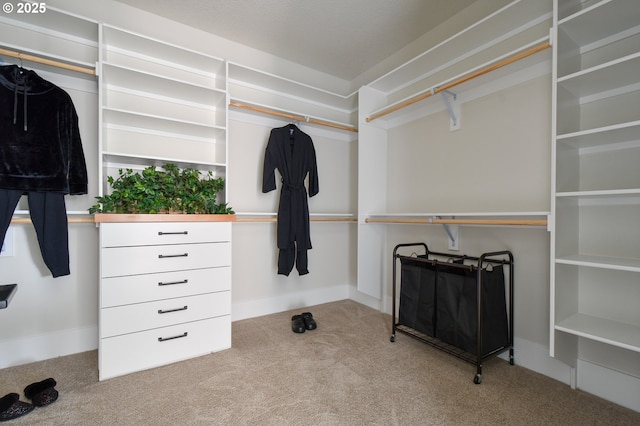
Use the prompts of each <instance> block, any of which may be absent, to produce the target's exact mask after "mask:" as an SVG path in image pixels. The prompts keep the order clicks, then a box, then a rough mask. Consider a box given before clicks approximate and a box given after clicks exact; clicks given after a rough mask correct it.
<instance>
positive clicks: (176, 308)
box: [100, 291, 231, 338]
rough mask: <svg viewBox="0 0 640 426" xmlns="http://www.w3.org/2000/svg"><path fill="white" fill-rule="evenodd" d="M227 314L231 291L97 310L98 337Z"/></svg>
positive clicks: (228, 312) (229, 312) (229, 309)
mask: <svg viewBox="0 0 640 426" xmlns="http://www.w3.org/2000/svg"><path fill="white" fill-rule="evenodd" d="M230 314H231V292H230V291H221V292H217V293H208V294H199V295H196V296H188V297H178V298H176V299H166V300H158V301H154V302H147V303H136V304H133V305H124V306H116V307H113V308H103V309H100V338H105V337H112V336H117V335H120V334H127V333H134V332H138V331H143V330H150V329H153V328H160V327H166V326H169V325H174V324H180V323H186V322H190V321H196V320H201V319H205V318H212V317H219V316H222V315H230Z"/></svg>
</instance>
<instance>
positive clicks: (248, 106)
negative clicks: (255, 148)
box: [229, 100, 358, 133]
mask: <svg viewBox="0 0 640 426" xmlns="http://www.w3.org/2000/svg"><path fill="white" fill-rule="evenodd" d="M229 106H232V107H237V108H243V109H248V110H250V111H254V112H260V113H263V114H269V115H274V116H276V117H281V118H287V119H289V120H295V121H304V122H306V123H312V124H318V125H320V126H326V127H333V128H334V129H340V130H346V131H348V132H355V133H357V132H358V129H356V128H355V127H350V126H345V125H343V124H337V123H332V122H330V121H324V120H318V119H317V118H311V117H303V116H301V115H297V114H291V113H288V112H282V111H278V110H274V109H270V108H264V107H260V106H256V105H251V104H247V103H244V102H238V101H233V100H232V101H230V102H229Z"/></svg>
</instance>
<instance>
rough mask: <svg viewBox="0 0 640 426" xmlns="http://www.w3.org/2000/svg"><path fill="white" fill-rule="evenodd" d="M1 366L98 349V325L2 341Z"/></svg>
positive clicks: (0, 344)
mask: <svg viewBox="0 0 640 426" xmlns="http://www.w3.org/2000/svg"><path fill="white" fill-rule="evenodd" d="M0 346H1V347H2V350H0V368H7V367H13V366H16V365H22V364H28V363H31V362H36V361H44V360H45V359H50V358H56V357H59V356H65V355H72V354H76V353H80V352H87V351H92V350H95V349H98V327H97V326H95V327H87V328H79V329H73V330H64V331H59V332H56V333H49V334H40V335H36V336H29V337H26V338H18V339H10V340H4V341H2V342H1V343H0Z"/></svg>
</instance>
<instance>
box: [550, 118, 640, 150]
mask: <svg viewBox="0 0 640 426" xmlns="http://www.w3.org/2000/svg"><path fill="white" fill-rule="evenodd" d="M556 140H557V141H558V142H562V143H566V144H570V145H572V146H575V147H578V148H583V147H592V146H600V145H613V144H617V143H622V142H629V141H637V140H640V120H638V121H632V122H628V123H621V124H615V125H612V126H606V127H599V128H595V129H588V130H583V131H579V132H572V133H565V134H561V135H558V136H557V137H556Z"/></svg>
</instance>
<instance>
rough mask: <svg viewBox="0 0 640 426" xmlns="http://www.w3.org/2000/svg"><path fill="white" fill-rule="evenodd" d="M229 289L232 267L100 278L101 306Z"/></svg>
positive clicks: (106, 306)
mask: <svg viewBox="0 0 640 426" xmlns="http://www.w3.org/2000/svg"><path fill="white" fill-rule="evenodd" d="M224 290H231V267H229V266H222V267H219V268H209V269H193V270H188V271H178V272H163V273H160V274H146V275H132V276H128V277H112V278H103V279H102V281H101V283H100V307H101V308H108V307H112V306H119V305H128V304H131V303H142V302H150V301H154V300H162V299H171V298H175V297H184V296H193V295H195V294H203V293H211V292H215V291H224Z"/></svg>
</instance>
